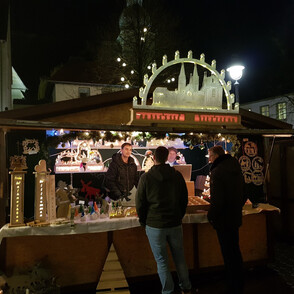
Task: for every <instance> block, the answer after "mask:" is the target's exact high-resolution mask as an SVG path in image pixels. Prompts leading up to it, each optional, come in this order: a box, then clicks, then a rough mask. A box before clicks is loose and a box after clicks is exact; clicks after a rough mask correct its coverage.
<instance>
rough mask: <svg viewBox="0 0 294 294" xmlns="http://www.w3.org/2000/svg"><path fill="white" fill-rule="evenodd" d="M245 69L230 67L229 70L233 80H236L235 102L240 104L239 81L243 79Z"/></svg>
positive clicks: (237, 66) (240, 66)
mask: <svg viewBox="0 0 294 294" xmlns="http://www.w3.org/2000/svg"><path fill="white" fill-rule="evenodd" d="M244 68H245V67H244V66H243V65H233V66H231V67H229V68H228V69H227V71H228V72H229V74H230V76H231V78H232V79H233V80H235V83H234V85H235V96H236V100H235V102H236V103H238V104H239V83H238V80H240V79H241V78H242V74H243V69H244Z"/></svg>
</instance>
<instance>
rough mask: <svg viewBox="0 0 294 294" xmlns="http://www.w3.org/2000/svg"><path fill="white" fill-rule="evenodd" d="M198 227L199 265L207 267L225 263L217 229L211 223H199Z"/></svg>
mask: <svg viewBox="0 0 294 294" xmlns="http://www.w3.org/2000/svg"><path fill="white" fill-rule="evenodd" d="M197 229H198V266H199V268H206V267H212V266H219V265H222V264H223V258H222V254H221V251H220V247H219V243H218V239H217V235H216V232H215V230H214V229H213V227H212V226H211V225H210V224H209V223H206V224H197Z"/></svg>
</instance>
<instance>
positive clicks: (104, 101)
mask: <svg viewBox="0 0 294 294" xmlns="http://www.w3.org/2000/svg"><path fill="white" fill-rule="evenodd" d="M137 95H138V89H129V90H124V91H119V92H112V93H105V94H100V95H95V96H89V97H83V98H78V99H72V100H66V101H61V102H55V103H49V104H42V105H36V106H32V107H28V108H25V109H15V110H8V111H4V112H0V126H2V127H6V128H8V129H12V128H18V129H19V128H34V129H35V128H38V129H51V128H64V129H71V130H78V129H83V130H85V129H88V130H102V129H105V130H122V131H123V130H126V131H127V130H142V131H148V130H149V131H160V130H161V131H165V132H185V131H193V132H208V133H217V132H220V131H221V132H222V133H235V134H241V133H251V134H252V133H256V134H266V133H268V134H269V133H273V134H274V133H279V134H283V133H284V134H285V133H287V134H293V133H294V131H293V130H292V125H291V124H288V123H285V122H282V121H279V120H276V119H272V118H269V117H266V116H263V115H260V114H258V113H254V112H251V111H247V110H245V109H240V112H239V114H240V116H241V124H240V127H239V128H234V129H229V128H226V126H220V127H216V126H207V125H205V126H202V125H199V124H197V125H195V124H193V125H192V124H191V125H179V124H177V123H175V124H170V125H164V124H160V123H156V124H154V123H150V124H149V125H144V126H139V125H128V121H129V120H130V109H131V108H132V102H133V97H134V96H137ZM195 126H197V128H195Z"/></svg>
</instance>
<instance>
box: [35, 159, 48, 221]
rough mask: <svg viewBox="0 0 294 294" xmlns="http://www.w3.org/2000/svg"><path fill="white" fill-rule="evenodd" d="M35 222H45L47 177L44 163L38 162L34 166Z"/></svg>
mask: <svg viewBox="0 0 294 294" xmlns="http://www.w3.org/2000/svg"><path fill="white" fill-rule="evenodd" d="M35 171H36V172H34V174H35V221H39V222H46V213H47V194H48V184H47V182H48V175H49V173H50V172H48V171H47V168H46V161H45V160H43V159H42V160H40V161H39V164H38V165H36V166H35Z"/></svg>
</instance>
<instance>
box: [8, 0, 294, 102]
mask: <svg viewBox="0 0 294 294" xmlns="http://www.w3.org/2000/svg"><path fill="white" fill-rule="evenodd" d="M144 2H145V3H144V5H145V4H146V6H148V9H154V10H157V9H158V10H159V9H160V11H161V13H162V14H166V15H168V18H169V19H170V24H171V25H170V26H169V25H168V23H166V22H165V23H164V25H162V26H161V25H160V23H158V24H157V28H156V29H157V30H164V31H166V35H167V37H170V38H173V40H174V45H173V46H172V47H174V48H170V52H175V51H176V50H179V51H180V54H181V56H186V55H187V52H188V51H189V50H192V51H193V56H194V57H195V58H197V59H199V57H200V54H201V53H204V54H205V56H206V61H207V62H208V63H210V62H211V61H212V60H213V59H216V62H217V70H218V71H220V70H221V69H226V68H227V67H228V66H230V65H231V63H232V62H234V61H237V60H238V61H239V62H241V63H242V64H243V65H244V66H245V71H244V76H243V77H242V80H240V102H241V103H242V102H247V101H251V100H257V99H262V98H266V97H271V96H276V95H282V94H286V93H289V92H293V91H294V74H293V67H294V54H293V52H294V33H293V32H294V1H293V0H289V1H287V0H283V1H263V0H256V1H251V0H249V1H241V0H235V1H231V0H223V1H221V0H218V1H214V0H210V1H205V0H203V1H196V0H178V1H173V0H147V1H144ZM124 7H125V1H123V0H104V1H102V0H42V1H40V0H26V1H23V0H11V31H12V33H11V35H12V64H13V66H14V68H15V69H16V71H17V73H18V74H19V75H20V77H21V79H22V80H23V81H24V83H25V85H26V86H27V87H28V88H29V95H30V97H35V96H36V95H37V94H36V93H37V88H38V83H39V79H40V77H43V76H49V75H50V72H51V71H52V70H53V69H54V68H55V67H56V66H59V65H60V64H66V63H67V62H68V61H69V60H71V59H73V58H76V57H77V56H80V55H81V53H82V52H85V48H86V47H89V46H91V44H95V45H96V46H99V42H101V41H102V40H106V39H113V40H115V39H116V38H117V36H118V34H119V26H118V20H119V16H120V14H121V12H122V10H123V9H124ZM175 23H176V26H175V25H174V24H175ZM163 26H164V27H163ZM170 52H166V53H168V60H171V59H173V58H174V55H173V54H174V53H172V54H171V53H170ZM114 60H115V57H114V59H113V60H109V62H114ZM157 63H158V64H159V63H160V60H158V61H157ZM227 79H228V78H226V80H227ZM31 99H32V98H31Z"/></svg>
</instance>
